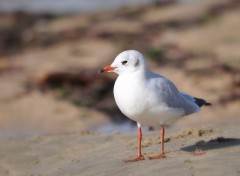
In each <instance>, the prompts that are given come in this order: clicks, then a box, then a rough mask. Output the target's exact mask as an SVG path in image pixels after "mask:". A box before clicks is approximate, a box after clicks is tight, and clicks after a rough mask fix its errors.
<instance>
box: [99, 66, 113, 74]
mask: <svg viewBox="0 0 240 176" xmlns="http://www.w3.org/2000/svg"><path fill="white" fill-rule="evenodd" d="M115 68H117V67H112V66H106V67H104V68H102V69H101V70H99V71H98V73H104V72H110V71H113V70H114V69H115Z"/></svg>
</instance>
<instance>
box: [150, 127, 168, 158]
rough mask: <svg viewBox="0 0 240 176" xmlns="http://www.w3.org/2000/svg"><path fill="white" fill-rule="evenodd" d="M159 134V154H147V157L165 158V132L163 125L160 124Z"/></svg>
mask: <svg viewBox="0 0 240 176" xmlns="http://www.w3.org/2000/svg"><path fill="white" fill-rule="evenodd" d="M160 134H161V145H162V148H161V151H160V153H159V154H157V155H154V156H149V157H148V158H149V159H159V158H165V157H166V156H165V154H164V134H165V130H164V127H163V126H162V125H161V129H160Z"/></svg>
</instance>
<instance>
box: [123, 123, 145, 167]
mask: <svg viewBox="0 0 240 176" xmlns="http://www.w3.org/2000/svg"><path fill="white" fill-rule="evenodd" d="M143 159H144V157H143V155H142V129H141V127H138V156H137V157H136V158H133V159H129V160H124V162H125V163H128V162H134V161H139V160H143Z"/></svg>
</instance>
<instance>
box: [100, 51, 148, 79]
mask: <svg viewBox="0 0 240 176" xmlns="http://www.w3.org/2000/svg"><path fill="white" fill-rule="evenodd" d="M146 67H147V64H146V61H145V59H144V56H143V55H142V54H141V53H140V52H139V51H136V50H127V51H123V52H121V53H120V54H118V56H117V57H116V58H115V60H114V61H113V63H112V64H111V65H110V66H106V67H104V68H103V69H101V70H100V71H99V73H104V72H115V73H117V74H119V75H120V74H125V73H133V72H136V71H142V70H143V71H144V70H145V69H146Z"/></svg>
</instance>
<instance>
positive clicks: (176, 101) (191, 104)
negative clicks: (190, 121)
mask: <svg viewBox="0 0 240 176" xmlns="http://www.w3.org/2000/svg"><path fill="white" fill-rule="evenodd" d="M157 87H158V89H159V91H161V99H162V100H163V101H164V102H165V103H166V104H167V106H168V107H169V108H176V109H182V110H183V111H184V114H185V115H187V114H191V113H194V112H198V111H199V107H198V106H197V105H196V103H195V100H194V98H193V97H192V96H190V95H188V94H186V93H183V92H180V91H179V90H178V89H177V87H176V86H175V85H174V84H173V83H172V82H171V81H170V80H168V79H166V78H164V77H161V78H159V81H158V85H157Z"/></svg>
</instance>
